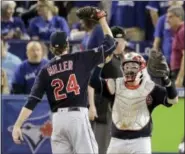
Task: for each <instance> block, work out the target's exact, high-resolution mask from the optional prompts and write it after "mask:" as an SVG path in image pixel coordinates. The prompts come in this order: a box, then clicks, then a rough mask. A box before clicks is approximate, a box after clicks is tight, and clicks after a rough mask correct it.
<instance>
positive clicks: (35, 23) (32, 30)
mask: <svg viewBox="0 0 185 154" xmlns="http://www.w3.org/2000/svg"><path fill="white" fill-rule="evenodd" d="M57 30H60V31H64V32H66V33H67V34H68V35H69V33H70V29H69V26H68V24H67V22H66V20H65V19H64V18H62V17H59V16H54V17H53V18H52V19H51V20H50V21H46V20H44V19H43V18H42V17H35V18H33V19H32V20H31V21H30V25H29V34H30V36H31V37H33V36H38V37H39V38H40V39H41V40H46V41H47V40H49V38H50V35H51V33H52V32H54V31H57Z"/></svg>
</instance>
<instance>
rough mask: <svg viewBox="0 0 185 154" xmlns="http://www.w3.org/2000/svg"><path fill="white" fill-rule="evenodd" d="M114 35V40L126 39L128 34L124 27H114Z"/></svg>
mask: <svg viewBox="0 0 185 154" xmlns="http://www.w3.org/2000/svg"><path fill="white" fill-rule="evenodd" d="M111 31H112V34H113V36H114V38H123V39H126V34H125V32H124V30H123V28H122V27H119V26H113V27H111Z"/></svg>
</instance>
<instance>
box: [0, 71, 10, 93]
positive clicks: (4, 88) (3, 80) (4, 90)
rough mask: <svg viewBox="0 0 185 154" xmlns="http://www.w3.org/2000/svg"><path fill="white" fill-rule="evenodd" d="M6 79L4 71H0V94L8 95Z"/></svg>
mask: <svg viewBox="0 0 185 154" xmlns="http://www.w3.org/2000/svg"><path fill="white" fill-rule="evenodd" d="M9 93H10V91H9V86H8V78H7V75H6V72H5V70H4V69H1V94H9Z"/></svg>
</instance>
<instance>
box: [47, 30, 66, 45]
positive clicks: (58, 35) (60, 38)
mask: <svg viewBox="0 0 185 154" xmlns="http://www.w3.org/2000/svg"><path fill="white" fill-rule="evenodd" d="M50 42H51V46H52V47H54V48H58V47H64V46H66V44H67V42H68V37H67V34H66V33H65V32H64V31H56V32H53V33H52V34H51V36H50Z"/></svg>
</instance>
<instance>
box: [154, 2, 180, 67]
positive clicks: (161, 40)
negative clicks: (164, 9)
mask: <svg viewBox="0 0 185 154" xmlns="http://www.w3.org/2000/svg"><path fill="white" fill-rule="evenodd" d="M168 3H169V6H173V5H179V6H182V5H183V1H169V2H168ZM154 37H155V39H154V43H153V48H154V49H156V50H159V49H162V52H163V54H164V56H165V57H166V59H167V62H168V64H169V65H170V56H171V50H172V47H171V46H172V37H173V35H172V32H171V29H170V26H169V24H168V23H167V21H166V14H164V15H162V16H161V17H159V20H158V22H157V25H156V28H155V34H154Z"/></svg>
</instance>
